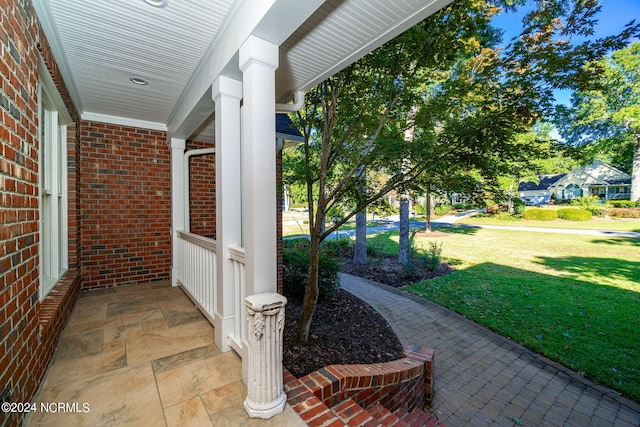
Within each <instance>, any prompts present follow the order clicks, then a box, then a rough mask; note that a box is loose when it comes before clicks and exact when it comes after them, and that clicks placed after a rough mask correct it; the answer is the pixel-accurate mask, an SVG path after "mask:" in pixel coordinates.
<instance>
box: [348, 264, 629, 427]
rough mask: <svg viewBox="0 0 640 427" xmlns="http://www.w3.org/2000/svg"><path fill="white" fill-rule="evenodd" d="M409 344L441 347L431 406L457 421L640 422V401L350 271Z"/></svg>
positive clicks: (355, 289) (359, 291)
mask: <svg viewBox="0 0 640 427" xmlns="http://www.w3.org/2000/svg"><path fill="white" fill-rule="evenodd" d="M340 285H341V287H342V288H343V289H345V290H347V291H348V292H351V293H352V294H354V295H356V296H358V297H359V298H361V299H363V300H364V301H366V302H368V303H369V304H370V305H371V306H373V307H374V308H375V309H376V310H377V311H378V312H380V314H382V316H384V318H385V319H386V320H387V321H388V322H389V324H390V325H391V327H392V328H393V330H394V331H395V332H396V334H397V335H398V337H399V338H400V341H401V342H402V344H403V345H406V344H420V345H426V346H427V347H431V348H433V349H434V350H435V356H434V360H435V362H434V366H435V390H436V393H435V398H434V403H433V405H432V410H433V412H434V414H435V415H436V416H437V417H438V419H439V420H440V421H441V422H443V423H444V424H445V425H447V426H449V427H458V426H474V427H475V426H514V425H524V426H574V427H587V426H619V427H632V426H634V427H638V426H640V404H638V403H637V402H633V401H630V400H628V399H625V398H622V397H621V396H620V395H619V394H618V393H617V392H615V391H613V390H611V389H608V388H606V387H603V386H599V385H596V384H594V383H593V382H591V381H589V380H588V379H586V378H584V377H582V376H580V375H579V374H578V373H577V372H574V371H571V370H570V369H568V368H566V367H564V366H562V365H560V364H558V363H555V362H553V361H551V360H549V359H547V358H546V357H544V356H541V355H539V354H537V353H534V352H532V351H530V350H528V349H526V348H524V347H523V346H521V345H519V344H517V343H515V342H514V341H511V340H510V339H508V338H505V337H503V336H501V335H498V334H496V333H494V332H492V331H490V330H489V329H487V328H485V327H483V326H480V325H478V324H477V323H475V322H473V321H471V320H469V319H466V318H465V317H463V316H460V315H458V314H456V313H454V312H453V311H451V310H449V309H446V308H444V307H441V306H439V305H437V304H435V303H432V302H430V301H428V300H425V299H423V298H420V297H418V296H415V295H411V294H409V293H407V292H405V291H402V290H400V289H395V288H392V287H389V286H386V285H381V284H378V283H375V282H371V281H369V280H365V279H361V278H359V277H355V276H350V275H348V274H341V275H340Z"/></svg>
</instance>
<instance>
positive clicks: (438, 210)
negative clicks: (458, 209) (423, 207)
mask: <svg viewBox="0 0 640 427" xmlns="http://www.w3.org/2000/svg"><path fill="white" fill-rule="evenodd" d="M450 211H451V205H450V204H449V203H440V204H439V205H436V207H435V208H434V212H435V214H436V215H446V214H448V213H449V212H450Z"/></svg>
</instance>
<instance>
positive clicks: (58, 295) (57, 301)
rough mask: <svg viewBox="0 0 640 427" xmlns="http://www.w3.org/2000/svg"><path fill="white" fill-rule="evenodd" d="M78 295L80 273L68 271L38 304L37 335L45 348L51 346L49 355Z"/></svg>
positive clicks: (74, 270)
mask: <svg viewBox="0 0 640 427" xmlns="http://www.w3.org/2000/svg"><path fill="white" fill-rule="evenodd" d="M79 295H80V272H79V271H78V270H77V269H70V270H69V271H67V272H66V273H65V275H64V276H63V277H62V279H60V280H59V281H58V283H56V285H55V287H54V288H53V289H52V290H51V291H50V292H49V294H48V295H47V297H46V298H45V299H44V301H42V302H41V303H40V312H39V314H38V323H39V325H40V334H39V335H40V337H41V339H42V340H43V341H44V342H45V347H48V346H49V345H51V344H53V346H52V349H51V354H53V350H55V346H56V344H57V341H58V338H59V337H60V335H61V334H62V330H63V329H64V326H65V325H66V323H67V320H68V319H69V316H70V314H71V311H72V310H73V307H74V306H75V304H76V301H77V300H78V296H79ZM51 341H54V342H51Z"/></svg>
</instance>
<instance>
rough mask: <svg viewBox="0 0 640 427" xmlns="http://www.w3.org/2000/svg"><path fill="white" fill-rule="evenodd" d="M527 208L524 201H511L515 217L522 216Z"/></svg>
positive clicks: (517, 199)
mask: <svg viewBox="0 0 640 427" xmlns="http://www.w3.org/2000/svg"><path fill="white" fill-rule="evenodd" d="M526 208H527V206H526V205H525V203H524V200H522V199H520V198H515V199H513V213H515V214H516V215H522V214H523V213H524V211H525V210H526Z"/></svg>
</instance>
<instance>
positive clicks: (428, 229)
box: [424, 190, 433, 233]
mask: <svg viewBox="0 0 640 427" xmlns="http://www.w3.org/2000/svg"><path fill="white" fill-rule="evenodd" d="M426 199H427V202H426V204H427V205H426V206H425V213H426V224H425V228H424V231H426V232H427V233H431V213H432V211H433V209H432V204H431V191H429V190H427V196H426Z"/></svg>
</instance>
